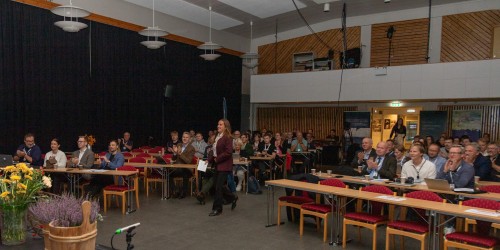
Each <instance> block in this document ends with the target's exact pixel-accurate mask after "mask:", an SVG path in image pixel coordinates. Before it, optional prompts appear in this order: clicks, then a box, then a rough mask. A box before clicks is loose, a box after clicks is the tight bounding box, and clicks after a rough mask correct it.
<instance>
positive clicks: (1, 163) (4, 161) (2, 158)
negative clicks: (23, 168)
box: [0, 155, 13, 167]
mask: <svg viewBox="0 0 500 250" xmlns="http://www.w3.org/2000/svg"><path fill="white" fill-rule="evenodd" d="M12 164H13V160H12V155H0V167H6V166H11V165H12Z"/></svg>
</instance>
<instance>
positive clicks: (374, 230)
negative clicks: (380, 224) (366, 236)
mask: <svg viewBox="0 0 500 250" xmlns="http://www.w3.org/2000/svg"><path fill="white" fill-rule="evenodd" d="M372 244H373V247H372V249H373V250H377V227H375V228H374V229H373V240H372Z"/></svg>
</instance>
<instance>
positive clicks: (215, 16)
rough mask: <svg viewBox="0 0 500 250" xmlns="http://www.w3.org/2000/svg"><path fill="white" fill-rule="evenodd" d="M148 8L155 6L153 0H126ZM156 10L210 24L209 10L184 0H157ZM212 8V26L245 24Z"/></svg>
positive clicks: (223, 27) (205, 24)
mask: <svg viewBox="0 0 500 250" xmlns="http://www.w3.org/2000/svg"><path fill="white" fill-rule="evenodd" d="M125 1H127V2H130V3H133V4H137V5H139V6H142V7H146V8H150V9H152V8H153V1H152V0H125ZM155 10H156V11H158V12H161V13H165V14H167V15H171V16H175V17H177V18H180V19H184V20H187V21H190V22H193V23H197V24H200V25H203V26H207V27H208V26H209V11H208V8H207V9H205V8H203V7H200V6H198V5H195V4H192V3H188V2H186V1H183V0H168V1H155ZM215 11H217V10H214V9H212V28H214V29H216V30H223V29H227V28H231V27H234V26H238V25H241V24H243V22H241V21H239V20H236V19H233V18H230V17H228V16H224V15H221V14H219V13H217V12H215Z"/></svg>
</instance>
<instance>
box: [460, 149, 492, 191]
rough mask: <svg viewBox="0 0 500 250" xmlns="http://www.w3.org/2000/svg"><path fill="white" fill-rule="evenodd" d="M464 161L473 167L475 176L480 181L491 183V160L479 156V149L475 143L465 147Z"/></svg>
mask: <svg viewBox="0 0 500 250" xmlns="http://www.w3.org/2000/svg"><path fill="white" fill-rule="evenodd" d="M464 160H465V161H466V162H467V163H469V164H472V166H474V172H475V175H476V176H479V177H480V180H481V181H491V180H492V178H491V169H492V168H491V160H489V159H488V157H484V156H483V155H482V154H481V149H480V148H479V145H478V144H477V143H476V142H473V143H471V144H469V145H467V146H465V157H464Z"/></svg>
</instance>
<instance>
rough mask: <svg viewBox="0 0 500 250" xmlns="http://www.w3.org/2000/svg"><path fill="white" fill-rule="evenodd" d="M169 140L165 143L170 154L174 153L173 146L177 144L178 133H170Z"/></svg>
mask: <svg viewBox="0 0 500 250" xmlns="http://www.w3.org/2000/svg"><path fill="white" fill-rule="evenodd" d="M170 138H171V140H170V141H168V142H167V151H168V152H169V153H171V154H173V153H174V149H173V148H174V145H177V144H179V142H180V141H179V133H178V132H177V131H172V132H170Z"/></svg>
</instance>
